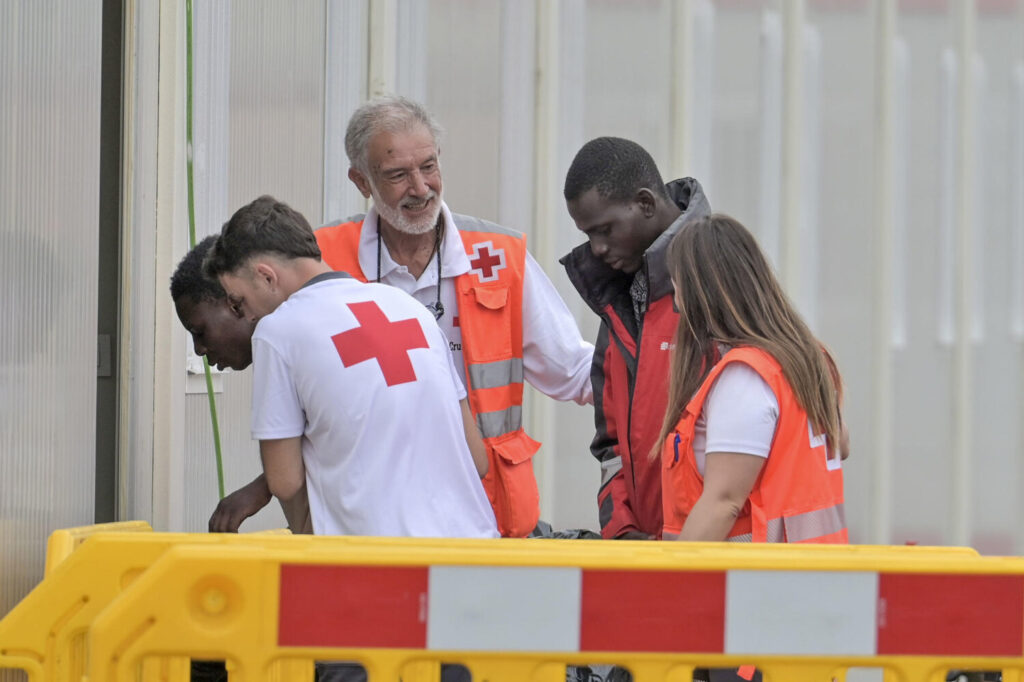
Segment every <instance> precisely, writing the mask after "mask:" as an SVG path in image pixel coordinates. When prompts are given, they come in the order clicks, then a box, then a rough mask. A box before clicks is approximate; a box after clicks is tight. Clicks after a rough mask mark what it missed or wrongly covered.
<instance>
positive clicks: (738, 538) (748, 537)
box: [725, 533, 754, 542]
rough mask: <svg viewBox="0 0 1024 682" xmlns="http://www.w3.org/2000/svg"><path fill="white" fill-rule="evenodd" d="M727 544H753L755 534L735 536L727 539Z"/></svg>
mask: <svg viewBox="0 0 1024 682" xmlns="http://www.w3.org/2000/svg"><path fill="white" fill-rule="evenodd" d="M725 541H726V542H753V541H754V534H753V533H744V534H743V535H733V536H732V537H731V538H726V539H725Z"/></svg>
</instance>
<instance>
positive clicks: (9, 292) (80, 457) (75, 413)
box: [0, 0, 102, 615]
mask: <svg viewBox="0 0 1024 682" xmlns="http://www.w3.org/2000/svg"><path fill="white" fill-rule="evenodd" d="M101 11H102V3H101V2H100V1H99V0H93V1H91V2H82V1H79V0H65V1H55V2H47V3H38V2H31V1H29V0H22V1H16V2H5V3H3V4H2V5H0V92H2V93H3V99H4V104H3V106H2V107H0V320H2V323H0V439H2V440H0V615H2V614H4V613H6V612H7V611H8V610H9V609H10V608H11V607H12V606H13V605H14V604H15V603H16V602H17V601H18V600H19V599H20V598H21V597H22V596H24V595H25V594H26V593H27V592H28V591H29V589H31V588H32V587H33V586H34V585H35V583H36V582H37V581H38V580H39V579H40V578H41V577H42V567H43V559H44V555H45V546H46V538H47V535H48V534H49V533H50V532H51V531H52V530H54V529H55V528H61V527H68V526H76V525H82V524H87V523H91V522H92V519H93V502H94V500H93V496H94V494H95V489H94V485H93V480H94V475H95V464H96V463H95V458H94V449H95V428H96V426H95V418H96V417H95V403H96V290H97V262H98V261H97V241H98V220H99V179H98V169H99V143H100V139H99V137H100V125H99V122H100V47H101V40H100V39H101V30H102V28H101V19H102V16H101ZM71 112H73V114H72V113H71Z"/></svg>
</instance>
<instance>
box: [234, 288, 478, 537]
mask: <svg viewBox="0 0 1024 682" xmlns="http://www.w3.org/2000/svg"><path fill="white" fill-rule="evenodd" d="M252 355H253V401H252V435H253V438H255V439H258V440H271V439H278V438H292V437H296V436H302V460H303V463H304V465H305V467H306V487H307V491H308V495H309V508H310V513H311V516H312V519H313V532H314V533H315V534H317V535H382V536H392V537H394V536H406V537H497V535H498V532H497V527H496V524H495V520H494V513H493V511H492V510H491V506H490V504H489V502H488V500H487V496H486V494H485V493H484V489H483V485H482V484H481V483H480V477H479V475H478V474H477V472H476V468H475V466H474V464H473V459H472V456H471V455H470V453H469V447H468V446H467V445H466V438H465V432H464V431H463V426H462V412H461V409H460V407H459V400H460V399H461V398H463V397H465V389H464V388H462V386H461V382H460V380H459V376H458V373H457V372H456V370H455V366H454V364H453V362H452V356H451V353H450V352H449V350H448V342H447V340H446V339H445V337H444V335H443V334H442V333H441V330H440V329H439V328H438V326H437V324H436V322H435V321H434V318H433V316H432V315H431V314H430V313H429V312H428V311H427V310H426V309H425V308H424V307H423V306H422V305H421V304H419V303H417V302H416V301H415V300H414V299H413V298H411V297H410V296H409V295H408V294H405V293H403V292H401V291H399V290H397V289H395V288H393V287H388V286H385V285H382V284H363V283H361V282H358V281H356V280H354V279H352V278H350V277H348V276H346V275H343V274H342V273H333V272H332V273H326V274H323V275H319V276H317V277H315V278H313V279H312V280H310V282H309V283H308V284H306V286H304V287H303V288H301V289H299V290H298V291H297V292H295V293H294V294H292V295H291V296H290V297H289V298H288V300H286V301H285V302H284V303H282V304H281V305H280V306H279V307H278V308H277V310H275V311H274V312H273V313H271V314H270V315H267V316H266V317H264V318H262V319H261V320H260V321H259V323H258V324H257V325H256V331H255V332H254V333H253V337H252Z"/></svg>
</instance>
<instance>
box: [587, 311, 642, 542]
mask: <svg viewBox="0 0 1024 682" xmlns="http://www.w3.org/2000/svg"><path fill="white" fill-rule="evenodd" d="M609 340H610V338H609V333H608V327H607V325H605V324H604V323H603V322H602V323H601V329H600V331H599V332H598V336H597V344H596V345H595V348H594V363H593V366H592V367H591V374H590V378H591V381H592V383H593V386H594V425H595V427H596V433H595V435H594V440H593V441H592V442H591V444H590V452H591V454H592V455H593V456H594V457H595V458H596V459H597V460H598V461H599V462H600V463H601V487H600V489H599V490H598V492H597V508H598V520H599V521H600V523H601V535H602V537H604V538H607V539H610V538H615V537H618V536H620V535H622V534H623V533H626V532H628V531H639V530H640V528H639V527H638V526H637V521H636V517H635V516H634V515H633V508H632V505H631V503H630V498H629V491H628V490H627V488H626V479H625V475H624V471H623V466H622V455H621V452H620V448H619V440H618V434H619V430H618V427H617V423H616V417H615V414H616V412H617V409H621V408H622V406H621V405H619V404H618V401H626V405H625V407H626V409H628V401H629V387H628V386H627V385H625V383H624V377H618V376H617V374H619V373H621V371H616V367H615V365H616V363H615V361H614V359H611V358H610V354H612V353H615V352H616V349H615V347H614V344H611V343H609ZM618 369H619V370H622V368H621V367H619V368H618Z"/></svg>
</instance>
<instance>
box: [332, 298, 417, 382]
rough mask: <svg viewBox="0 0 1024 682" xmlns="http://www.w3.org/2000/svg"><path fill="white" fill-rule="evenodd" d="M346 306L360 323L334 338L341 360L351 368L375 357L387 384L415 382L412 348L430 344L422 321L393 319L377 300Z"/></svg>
mask: <svg viewBox="0 0 1024 682" xmlns="http://www.w3.org/2000/svg"><path fill="white" fill-rule="evenodd" d="M347 305H348V307H349V310H351V311H352V314H353V315H355V317H356V320H358V322H359V326H358V327H354V328H352V329H349V330H348V331H344V332H341V333H340V334H335V335H334V336H332V337H331V341H333V342H334V347H335V348H337V349H338V355H339V356H340V357H341V363H342V364H343V365H345V366H346V367H351V366H352V365H357V364H359V363H360V362H365V361H367V360H376V361H377V364H378V365H379V366H380V371H381V372H382V373H383V374H384V381H386V382H387V384H388V386H394V385H396V384H406V383H409V382H410V381H416V370H415V369H413V366H412V361H411V360H410V359H409V351H410V350H412V349H413V348H427V347H428V346H427V339H426V337H425V336H423V328H422V327H420V323H419V320H417V319H415V318H410V319H408V320H398V321H397V322H392V321H391V320H389V319H388V318H387V317H386V316H385V315H384V311H383V310H381V309H380V307H379V306H378V305H377V303H376V302H374V301H363V302H361V303H349V304H347Z"/></svg>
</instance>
